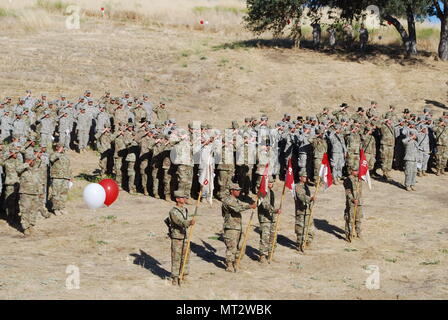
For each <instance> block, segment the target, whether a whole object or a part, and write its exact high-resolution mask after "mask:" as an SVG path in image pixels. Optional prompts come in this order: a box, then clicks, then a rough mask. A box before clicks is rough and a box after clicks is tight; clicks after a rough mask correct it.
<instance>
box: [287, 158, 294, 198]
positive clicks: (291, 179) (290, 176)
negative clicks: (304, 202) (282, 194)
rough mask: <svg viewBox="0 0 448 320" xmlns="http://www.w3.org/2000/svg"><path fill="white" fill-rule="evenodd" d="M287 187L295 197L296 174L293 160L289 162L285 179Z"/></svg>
mask: <svg viewBox="0 0 448 320" xmlns="http://www.w3.org/2000/svg"><path fill="white" fill-rule="evenodd" d="M285 187H286V188H288V189H289V190H291V192H292V195H293V196H294V195H295V190H296V188H295V184H294V172H293V171H292V161H291V158H289V160H288V170H287V171H286V177H285Z"/></svg>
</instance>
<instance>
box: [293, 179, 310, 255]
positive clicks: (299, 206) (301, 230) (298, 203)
mask: <svg viewBox="0 0 448 320" xmlns="http://www.w3.org/2000/svg"><path fill="white" fill-rule="evenodd" d="M295 207H296V213H295V214H296V221H295V233H296V236H297V247H298V248H301V247H302V245H303V244H304V243H303V242H304V241H305V238H306V234H305V228H307V226H308V223H309V219H310V213H311V211H310V207H311V192H310V189H309V188H308V186H307V185H306V184H302V183H298V184H297V185H296V194H295ZM313 238H314V222H313V221H311V224H310V228H309V229H308V241H307V243H305V244H306V245H309V244H310V243H311V242H312V241H313Z"/></svg>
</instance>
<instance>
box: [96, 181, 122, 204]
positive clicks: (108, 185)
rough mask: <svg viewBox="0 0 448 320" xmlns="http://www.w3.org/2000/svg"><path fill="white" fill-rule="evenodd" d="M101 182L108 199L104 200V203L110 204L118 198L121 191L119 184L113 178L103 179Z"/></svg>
mask: <svg viewBox="0 0 448 320" xmlns="http://www.w3.org/2000/svg"><path fill="white" fill-rule="evenodd" d="M99 184H100V185H101V186H102V187H103V188H104V191H106V200H104V204H105V205H106V206H110V205H111V204H112V203H114V202H115V200H117V198H118V193H119V192H120V191H119V189H118V184H117V183H116V182H115V181H114V180H112V179H104V180H101V181H100V182H99Z"/></svg>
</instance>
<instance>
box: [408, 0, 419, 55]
mask: <svg viewBox="0 0 448 320" xmlns="http://www.w3.org/2000/svg"><path fill="white" fill-rule="evenodd" d="M406 15H407V20H408V31H409V37H408V41H407V42H406V43H405V46H406V53H407V54H408V56H411V55H416V54H417V53H418V52H417V33H416V30H415V17H414V11H413V10H412V8H411V6H408V7H407V8H406Z"/></svg>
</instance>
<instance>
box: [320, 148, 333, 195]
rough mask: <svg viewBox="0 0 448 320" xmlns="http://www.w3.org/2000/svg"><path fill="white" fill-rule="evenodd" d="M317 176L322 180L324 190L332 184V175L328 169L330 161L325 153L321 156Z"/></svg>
mask: <svg viewBox="0 0 448 320" xmlns="http://www.w3.org/2000/svg"><path fill="white" fill-rule="evenodd" d="M319 177H320V178H322V181H323V182H324V185H325V187H324V188H325V190H327V189H328V188H330V187H331V185H332V184H333V176H332V174H331V169H330V161H328V155H327V153H324V156H323V158H322V164H321V165H320V171H319Z"/></svg>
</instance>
